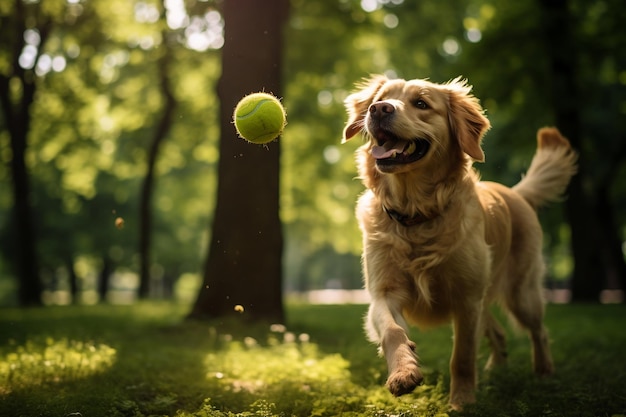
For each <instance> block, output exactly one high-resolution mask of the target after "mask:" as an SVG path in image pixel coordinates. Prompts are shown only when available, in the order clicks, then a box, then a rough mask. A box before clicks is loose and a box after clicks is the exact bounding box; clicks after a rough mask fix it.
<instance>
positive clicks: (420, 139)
mask: <svg viewBox="0 0 626 417" xmlns="http://www.w3.org/2000/svg"><path fill="white" fill-rule="evenodd" d="M345 103H346V108H347V110H348V113H349V120H348V122H347V125H346V127H345V129H344V138H343V141H344V142H345V141H347V140H348V139H350V138H351V137H353V136H355V135H357V134H358V133H363V134H364V135H365V137H366V139H367V141H366V143H365V144H364V145H363V146H361V147H360V148H359V149H358V151H357V165H358V171H359V176H360V179H361V180H362V181H363V184H364V185H365V187H366V191H365V192H364V194H363V195H362V196H361V197H360V198H359V200H358V203H357V208H356V215H357V218H358V222H359V226H360V229H361V231H362V234H363V273H364V280H365V287H366V288H367V290H368V291H369V293H370V296H371V303H370V306H369V312H368V315H367V319H366V329H367V333H368V336H369V338H370V339H371V340H372V341H373V342H376V343H378V344H379V346H380V349H381V352H382V353H383V354H384V356H385V358H386V360H387V365H388V369H389V376H388V379H387V384H386V385H387V387H388V389H389V390H390V391H391V393H392V394H394V395H396V396H399V395H403V394H406V393H408V392H411V391H412V390H413V389H414V388H415V387H416V386H417V385H419V384H420V383H421V382H422V374H421V372H420V367H419V363H418V359H417V355H416V353H415V344H414V343H413V342H412V341H411V340H409V338H408V336H407V332H408V327H407V325H408V324H413V325H416V326H418V327H428V326H433V325H437V324H441V323H445V322H449V321H450V320H451V321H452V323H453V330H454V342H453V343H454V346H453V352H452V358H451V360H450V375H451V382H450V404H451V406H452V408H453V409H460V408H462V406H463V404H466V403H471V402H474V401H475V390H476V384H477V377H476V375H477V370H476V354H477V349H478V345H479V337H480V336H481V335H485V336H486V337H487V339H488V342H489V344H490V347H491V355H490V357H489V359H488V362H487V368H489V367H491V366H493V365H497V364H502V363H504V362H505V360H506V346H505V334H504V331H503V329H502V327H501V326H500V325H499V324H498V323H497V322H496V320H495V319H494V318H493V317H492V315H491V313H490V310H489V305H490V304H492V303H494V302H497V303H500V304H501V305H503V306H504V307H505V308H506V309H507V310H508V311H509V312H510V314H511V316H512V317H514V318H515V319H516V321H517V322H518V323H519V324H520V325H521V326H522V327H523V328H525V329H527V330H528V332H529V333H530V338H531V340H532V356H533V366H534V371H535V373H537V374H538V375H547V374H551V373H552V372H553V371H554V366H553V363H552V358H551V354H550V347H549V344H548V335H547V331H546V329H545V327H544V326H543V324H542V320H543V314H544V303H543V298H542V279H543V275H544V270H545V267H544V262H543V259H542V230H541V226H540V224H539V221H538V219H537V214H536V209H537V208H538V207H539V206H541V205H543V204H545V203H547V202H550V201H556V200H559V198H560V197H561V195H562V193H563V192H564V190H565V188H566V187H567V184H568V183H569V180H570V178H571V177H572V176H573V175H574V174H575V172H576V159H577V155H576V153H575V152H574V151H573V150H572V149H571V147H570V144H569V142H568V141H567V139H565V138H564V137H562V136H561V134H560V133H559V131H558V130H557V129H555V128H543V129H540V130H539V132H538V134H537V141H538V148H537V151H536V153H535V156H534V157H533V160H532V162H531V164H530V167H529V169H528V172H527V173H526V175H525V176H524V177H523V178H522V180H521V181H520V182H519V183H518V184H517V185H515V186H514V187H512V188H508V187H506V186H504V185H501V184H498V183H493V182H483V181H480V180H479V177H478V174H477V173H476V172H475V170H474V169H473V168H472V163H473V162H474V161H478V162H483V161H484V154H483V151H482V149H481V146H480V145H481V140H482V138H483V135H484V134H485V132H486V131H487V130H488V129H489V127H490V124H489V121H488V120H487V118H486V117H485V116H484V114H483V109H482V107H481V106H480V104H479V101H478V99H476V97H474V96H473V95H472V94H471V87H470V86H468V85H467V83H466V81H464V80H462V79H461V78H457V79H455V80H452V81H450V82H449V83H447V84H435V83H432V82H429V81H426V80H410V81H405V80H401V79H388V78H387V77H385V76H375V77H372V78H371V79H369V80H367V81H366V82H365V83H364V84H363V85H361V86H360V89H359V90H358V91H357V92H355V93H353V94H351V95H350V96H348V97H347V99H346V102H345Z"/></svg>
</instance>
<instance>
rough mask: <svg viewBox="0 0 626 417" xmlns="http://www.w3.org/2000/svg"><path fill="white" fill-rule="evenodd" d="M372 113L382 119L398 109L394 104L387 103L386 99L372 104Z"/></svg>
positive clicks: (374, 116)
mask: <svg viewBox="0 0 626 417" xmlns="http://www.w3.org/2000/svg"><path fill="white" fill-rule="evenodd" d="M369 111H370V115H371V116H372V117H373V118H374V119H378V120H381V119H383V118H385V117H387V116H389V115H391V114H393V112H395V111H396V108H395V107H394V106H393V104H390V103H387V102H386V101H378V102H376V103H374V104H372V105H371V106H370V108H369Z"/></svg>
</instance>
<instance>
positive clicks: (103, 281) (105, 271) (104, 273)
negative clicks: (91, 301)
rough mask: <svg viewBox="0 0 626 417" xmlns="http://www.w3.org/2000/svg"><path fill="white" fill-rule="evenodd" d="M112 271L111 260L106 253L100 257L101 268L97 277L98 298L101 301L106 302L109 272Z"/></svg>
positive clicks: (109, 278) (109, 279)
mask: <svg viewBox="0 0 626 417" xmlns="http://www.w3.org/2000/svg"><path fill="white" fill-rule="evenodd" d="M112 273H113V262H112V261H111V259H109V257H108V256H107V255H104V256H103V257H102V268H101V269H100V276H99V277H98V299H99V300H100V302H101V303H106V302H107V295H108V294H109V284H110V282H111V274H112Z"/></svg>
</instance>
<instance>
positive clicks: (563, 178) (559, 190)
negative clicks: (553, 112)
mask: <svg viewBox="0 0 626 417" xmlns="http://www.w3.org/2000/svg"><path fill="white" fill-rule="evenodd" d="M577 160H578V154H577V153H576V152H575V151H574V150H573V149H572V148H571V146H570V143H569V141H568V140H567V139H566V138H564V137H563V136H562V135H561V133H560V132H559V130H558V129H556V128H554V127H544V128H542V129H539V131H538V132H537V152H535V156H534V157H533V160H532V162H531V163H530V167H528V171H527V172H526V175H525V176H524V177H523V178H522V180H521V181H520V182H519V183H518V184H517V185H515V186H514V187H513V189H514V190H515V191H517V192H518V193H519V194H521V196H522V197H524V199H525V200H526V201H528V203H530V205H531V206H533V207H534V208H535V209H537V208H539V207H541V206H543V205H545V204H547V203H550V202H553V201H559V200H560V199H561V197H562V195H563V193H564V192H565V189H566V188H567V185H568V184H569V181H570V179H571V178H572V176H574V174H576V171H577V169H578V167H577V164H576V161H577Z"/></svg>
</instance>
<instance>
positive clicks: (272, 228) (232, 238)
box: [190, 0, 288, 321]
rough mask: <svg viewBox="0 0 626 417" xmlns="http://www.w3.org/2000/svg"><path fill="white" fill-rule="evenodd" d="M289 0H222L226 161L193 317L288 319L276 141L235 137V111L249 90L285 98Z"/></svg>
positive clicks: (220, 90)
mask: <svg viewBox="0 0 626 417" xmlns="http://www.w3.org/2000/svg"><path fill="white" fill-rule="evenodd" d="M287 14H288V2H287V1H286V0H272V1H266V2H259V1H256V0H245V1H243V0H242V1H239V2H224V9H223V16H224V20H225V22H226V26H225V44H224V48H223V51H222V76H221V79H220V81H219V84H218V96H219V98H220V103H221V107H220V126H221V133H220V135H221V140H220V148H219V153H220V160H219V164H218V189H217V203H216V208H215V216H214V218H213V226H212V235H211V238H210V245H209V253H208V257H207V261H206V264H205V269H204V280H203V284H202V286H201V288H200V291H199V293H198V297H197V299H196V302H195V304H194V306H193V309H192V311H191V313H190V317H195V318H198V317H203V316H209V317H219V316H224V315H228V314H234V307H235V306H237V305H241V306H242V307H243V308H244V311H245V313H244V314H246V317H249V318H251V319H253V320H274V321H283V319H284V312H283V305H282V290H281V285H282V246H283V238H282V230H281V223H280V218H279V149H280V144H279V143H278V142H274V143H270V144H269V145H268V146H266V147H264V146H256V145H251V144H247V143H246V142H245V141H243V140H242V139H239V138H237V137H236V134H235V132H234V128H233V125H232V110H233V108H234V107H235V105H236V103H237V101H238V100H239V99H240V98H241V97H243V96H244V95H245V94H248V93H251V92H256V91H259V90H265V91H266V92H271V93H273V94H275V95H277V96H279V97H280V95H281V91H282V89H281V71H280V70H281V66H282V59H281V58H282V57H281V52H282V31H283V23H284V21H285V20H286V18H287Z"/></svg>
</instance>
